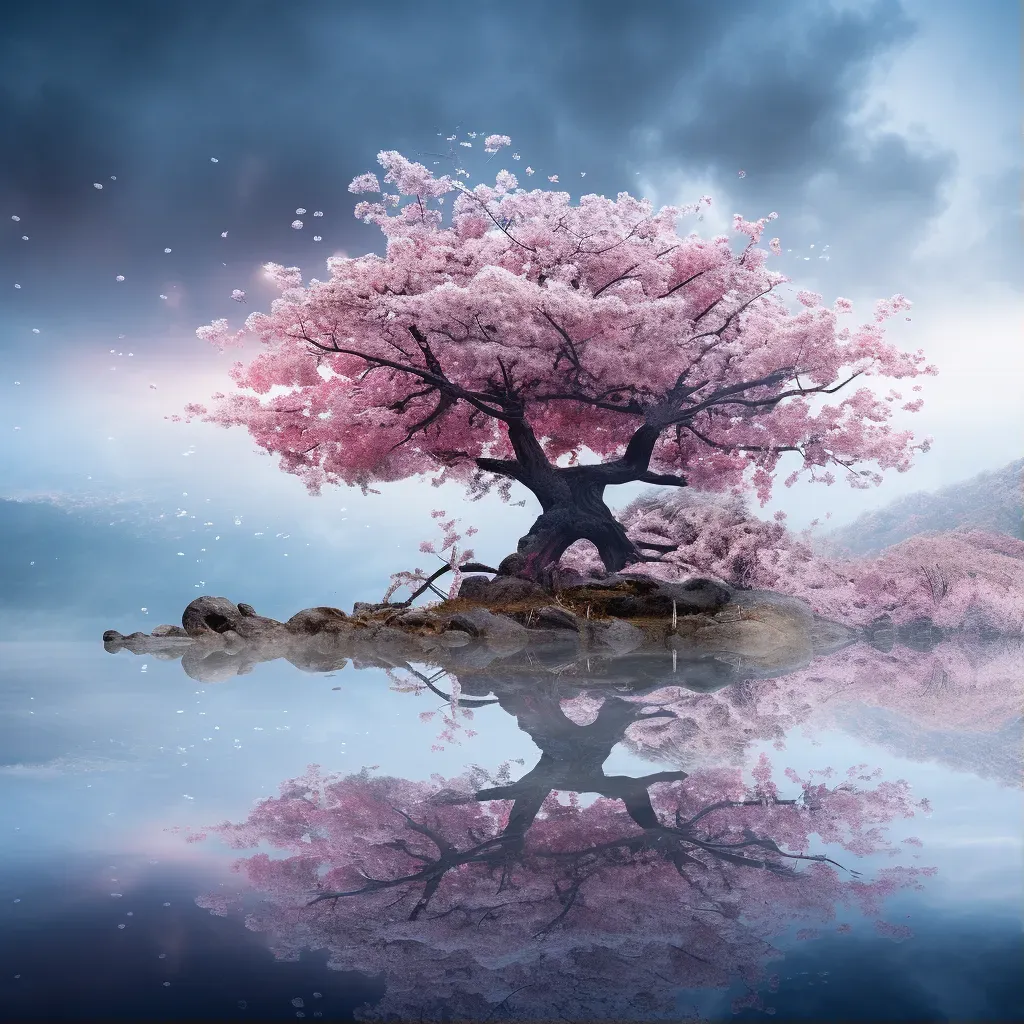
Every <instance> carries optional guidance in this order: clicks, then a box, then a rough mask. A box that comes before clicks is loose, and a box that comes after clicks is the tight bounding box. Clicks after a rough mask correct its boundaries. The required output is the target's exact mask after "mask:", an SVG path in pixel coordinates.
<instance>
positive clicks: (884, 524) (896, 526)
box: [815, 459, 1024, 555]
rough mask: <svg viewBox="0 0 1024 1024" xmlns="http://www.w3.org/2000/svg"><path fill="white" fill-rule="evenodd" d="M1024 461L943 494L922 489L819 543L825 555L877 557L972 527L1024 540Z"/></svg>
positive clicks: (820, 539) (826, 536) (980, 474)
mask: <svg viewBox="0 0 1024 1024" xmlns="http://www.w3.org/2000/svg"><path fill="white" fill-rule="evenodd" d="M1022 476H1024V459H1018V460H1017V461H1016V462H1011V463H1010V464H1009V465H1008V466H1004V467H1003V468H1002V469H997V470H992V471H990V472H987V473H979V474H978V475H977V476H975V477H971V478H970V479H969V480H964V481H963V482H961V483H957V484H951V485H950V486H949V487H943V488H942V489H941V490H938V491H931V492H929V491H920V492H918V493H916V494H908V495H907V496H906V497H905V498H899V499H898V500H896V501H893V502H892V503H891V504H889V505H886V506H885V507H884V508H880V509H877V510H876V511H874V512H865V513H864V515H862V516H858V517H857V518H856V519H855V520H854V521H853V522H852V523H850V524H849V525H848V526H843V527H840V528H839V529H837V530H832V531H831V532H829V533H827V534H824V535H823V536H822V537H820V538H818V539H817V540H816V542H815V543H816V546H817V547H818V548H819V550H821V551H822V552H823V553H828V552H830V551H838V552H848V553H849V554H852V555H872V554H877V553H878V552H879V551H881V550H882V549H883V548H887V547H889V546H890V545H892V544H898V543H899V542H900V541H903V540H906V539H907V538H908V537H913V536H915V535H916V534H919V533H934V532H938V531H946V530H956V529H959V528H967V529H974V530H987V531H989V532H990V533H1005V534H1009V535H1010V536H1011V537H1017V538H1018V539H1021V540H1024V501H1022V497H1021V491H1022Z"/></svg>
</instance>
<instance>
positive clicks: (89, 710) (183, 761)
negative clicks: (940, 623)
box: [0, 609, 1024, 1021]
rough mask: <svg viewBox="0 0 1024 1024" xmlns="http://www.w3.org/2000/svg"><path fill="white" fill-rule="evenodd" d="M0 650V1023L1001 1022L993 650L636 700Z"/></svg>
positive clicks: (1014, 949)
mask: <svg viewBox="0 0 1024 1024" xmlns="http://www.w3.org/2000/svg"><path fill="white" fill-rule="evenodd" d="M93 612H95V609H94V610H93ZM139 618H140V619H141V620H145V618H146V617H145V616H142V615H140V616H139ZM153 624H154V623H152V622H149V621H140V622H138V623H136V624H135V627H134V628H141V629H149V628H151V627H152V625H153ZM74 632H75V631H74V630H69V634H73V633H74ZM8 635H9V634H8ZM0 651H2V653H0V687H2V690H0V695H2V708H3V734H2V752H3V758H2V760H3V767H2V768H0V787H2V789H0V791H2V798H0V808H2V815H3V820H2V822H0V827H2V828H3V834H4V836H5V842H4V844H3V847H2V856H3V858H4V861H5V863H4V870H3V872H2V873H0V897H2V899H0V915H2V927H0V964H2V973H0V1000H2V1002H3V1005H4V1006H5V1008H6V1015H7V1016H9V1017H10V1018H16V1019H63V1018H66V1019H91V1020H96V1019H106V1020H119V1019H132V1020H139V1019H171V1018H174V1019H179V1020H181V1019H185V1020H188V1019H207V1020H209V1019H225V1020H247V1019H251V1020H267V1019H296V1018H300V1019H301V1018H302V1017H307V1018H319V1019H324V1020H351V1019H392V1020H409V1019H425V1020H435V1019H436V1020H445V1019H447V1020H458V1019H468V1020H502V1019H512V1020H515V1019H526V1020H602V1019H607V1020H639V1021H642V1020H657V1019H676V1020H678V1019H690V1018H694V1017H697V1016H701V1017H703V1018H706V1019H712V1020H719V1019H723V1020H724V1019H733V1018H734V1017H735V1018H736V1019H741V1020H744V1019H754V1018H761V1017H764V1016H775V1017H776V1019H781V1020H784V1019H807V1020H810V1019H815V1020H823V1019H845V1020H851V1019H857V1020H963V1019H971V1020H1006V1019H1010V1018H1012V1017H1014V1016H1015V1011H1016V1010H1017V1009H1018V1008H1019V1007H1020V1006H1021V1005H1024V985H1022V982H1021V978H1020V972H1019V966H1020V962H1021V960H1020V957H1021V952H1022V940H1021V935H1022V927H1021V926H1022V913H1021V909H1022V877H1021V872H1020V864H1021V847H1022V823H1021V799H1020V783H1021V738H1022V736H1021V719H1020V698H1021V690H1022V680H1024V672H1022V671H1021V669H1022V663H1021V659H1020V647H1019V646H1016V647H1013V646H1009V645H1007V646H1005V647H999V648H994V649H993V648H990V649H987V650H986V651H984V652H981V653H979V652H973V653H971V652H968V653H967V654H964V652H957V651H953V652H950V651H949V650H944V649H943V645H940V647H939V648H937V649H936V650H934V651H931V652H903V653H902V654H901V653H900V652H899V651H896V652H894V653H891V654H888V655H885V654H881V653H879V652H877V651H874V650H872V649H871V648H868V647H867V646H866V645H863V644H861V645H857V646H855V647H853V648H848V649H846V650H845V651H842V652H839V653H837V654H834V655H831V656H829V657H827V658H823V659H819V660H818V661H817V662H815V663H814V664H813V665H812V666H811V667H810V668H808V669H805V670H803V671H801V672H800V673H795V674H793V675H790V676H787V677H781V678H778V679H762V680H756V681H751V682H746V683H742V684H739V685H737V686H731V687H726V688H724V689H721V690H718V691H716V692H714V693H695V692H692V691H690V690H687V689H686V688H685V686H684V687H674V688H673V687H668V688H664V689H661V690H656V691H653V692H645V693H640V694H638V693H635V692H631V691H630V690H629V688H628V687H622V688H620V689H616V687H615V686H614V680H612V685H606V686H604V687H602V688H601V689H600V690H591V691H587V690H585V689H581V688H580V687H578V686H575V685H574V683H573V679H572V677H571V674H570V675H561V676H560V675H559V674H558V673H554V672H550V673H548V681H547V682H541V683H538V681H537V677H536V676H534V677H531V678H530V679H529V680H524V679H523V678H516V677H509V678H501V677H500V676H496V677H495V678H494V679H492V680H491V683H492V685H491V686H490V692H486V691H484V690H481V684H480V680H479V679H477V680H475V681H473V682H472V683H470V682H469V681H467V680H463V681H460V680H459V679H458V678H456V677H454V676H453V675H452V674H450V673H449V674H448V675H442V674H440V673H437V672H436V671H432V670H430V669H429V668H428V667H425V666H410V667H409V671H392V672H390V673H389V672H386V671H384V670H382V669H381V668H377V667H365V668H355V667H353V665H352V664H349V665H347V666H346V667H344V668H342V669H340V670H335V671H326V672H309V671H301V670H300V669H298V668H296V667H295V666H293V665H292V664H289V663H288V662H286V661H283V660H279V661H270V662H264V663H262V664H258V665H256V666H255V668H254V669H253V670H252V671H251V672H250V673H248V674H246V675H242V676H233V677H230V678H227V679H225V680H223V681H220V682H216V683H203V682H199V681H197V680H195V679H193V678H191V677H190V676H189V675H187V674H186V672H185V671H184V670H183V668H182V664H181V662H180V661H178V660H175V659H167V660H161V659H159V658H156V657H153V656H149V655H142V656H136V655H133V654H130V653H129V652H127V651H121V652H120V653H117V654H113V655H112V654H109V653H107V652H106V651H105V650H104V648H103V645H102V643H101V641H100V637H99V635H97V636H96V637H95V639H94V640H85V639H81V640H69V641H67V642H41V641H39V640H38V639H22V640H19V639H16V638H15V639H11V640H9V641H6V642H4V643H3V644H2V647H0ZM937 665H939V666H941V665H945V666H946V670H944V674H937V671H936V666H937ZM426 683H429V686H428V685H426ZM460 693H461V694H466V693H472V695H473V696H472V697H471V698H469V697H466V696H464V695H463V696H460ZM829 768H831V769H833V770H834V773H833V774H832V775H828V774H827V773H826V774H818V775H815V774H813V773H814V772H815V771H816V770H823V769H829ZM786 769H791V771H789V772H788V773H787V772H786ZM848 770H849V771H848ZM899 780H905V784H904V783H901V782H899ZM342 894H346V895H342ZM318 895H319V896H321V897H324V896H328V897H331V898H323V899H321V900H320V901H319V902H316V903H312V905H310V904H311V901H313V900H314V899H315V898H316V897H317V896H318Z"/></svg>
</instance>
